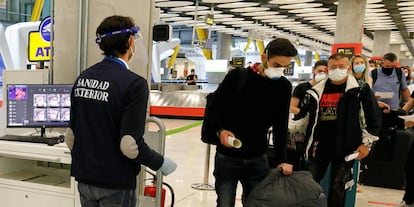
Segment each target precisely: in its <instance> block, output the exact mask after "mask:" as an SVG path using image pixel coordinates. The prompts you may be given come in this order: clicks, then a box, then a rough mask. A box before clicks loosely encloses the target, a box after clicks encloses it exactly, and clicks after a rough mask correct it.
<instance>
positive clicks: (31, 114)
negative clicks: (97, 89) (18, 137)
mask: <svg viewBox="0 0 414 207" xmlns="http://www.w3.org/2000/svg"><path fill="white" fill-rule="evenodd" d="M71 90H72V85H46V84H14V85H7V127H41V128H48V127H66V126H68V124H69V120H70V93H71Z"/></svg>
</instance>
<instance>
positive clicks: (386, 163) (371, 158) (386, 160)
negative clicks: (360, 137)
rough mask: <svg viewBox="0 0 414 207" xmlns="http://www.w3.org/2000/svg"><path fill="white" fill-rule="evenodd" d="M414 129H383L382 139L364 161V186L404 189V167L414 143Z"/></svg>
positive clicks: (381, 132)
mask: <svg viewBox="0 0 414 207" xmlns="http://www.w3.org/2000/svg"><path fill="white" fill-rule="evenodd" d="M413 136H414V131H413V130H412V129H408V130H400V129H397V130H396V129H393V128H389V129H381V131H380V139H379V140H378V141H377V142H376V143H375V145H374V147H373V148H372V150H371V152H370V154H369V155H368V157H367V158H366V159H365V160H364V163H365V164H366V167H365V168H366V169H364V170H363V171H362V173H363V180H362V183H363V184H364V185H369V186H376V187H385V188H394V189H404V188H405V175H404V166H405V162H406V158H407V154H408V150H409V147H410V146H411V143H412V141H413Z"/></svg>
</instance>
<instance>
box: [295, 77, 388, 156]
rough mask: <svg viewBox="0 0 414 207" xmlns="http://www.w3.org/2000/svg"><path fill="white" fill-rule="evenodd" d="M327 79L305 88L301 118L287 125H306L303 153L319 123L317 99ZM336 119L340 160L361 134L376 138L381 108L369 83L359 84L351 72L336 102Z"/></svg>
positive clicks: (357, 144)
mask: <svg viewBox="0 0 414 207" xmlns="http://www.w3.org/2000/svg"><path fill="white" fill-rule="evenodd" d="M327 80H328V79H326V80H323V81H321V82H320V83H318V84H317V85H315V86H314V87H312V89H310V90H308V91H307V95H306V98H305V100H304V102H305V103H304V104H305V105H306V106H305V107H304V108H303V109H301V112H300V115H301V117H303V118H302V119H299V120H297V121H291V122H290V123H289V129H290V130H292V131H298V130H299V129H301V128H302V129H305V128H306V139H305V141H306V142H307V147H306V151H305V152H304V153H305V157H308V154H311V153H310V152H309V150H310V149H311V145H312V144H313V141H314V138H313V133H314V129H315V126H316V125H317V123H318V113H319V101H320V98H321V95H322V94H323V90H324V88H325V84H326V81H327ZM361 106H362V108H361ZM361 109H362V110H361ZM336 122H337V123H336V124H337V130H336V142H335V143H336V146H335V152H336V156H337V157H336V158H337V159H339V160H343V159H344V157H345V156H346V155H348V154H351V153H352V152H354V151H355V150H356V149H357V148H358V146H359V145H361V144H363V142H364V141H363V137H365V138H367V139H370V141H372V140H377V139H378V134H379V130H380V128H381V111H380V109H379V107H378V103H377V101H376V99H375V97H374V94H373V93H372V91H371V89H370V87H369V85H368V84H362V85H361V86H360V85H359V84H358V82H357V81H356V80H355V78H354V77H353V76H352V75H348V78H347V82H346V88H345V93H344V94H343V95H342V97H341V98H340V99H339V102H338V107H337V119H336Z"/></svg>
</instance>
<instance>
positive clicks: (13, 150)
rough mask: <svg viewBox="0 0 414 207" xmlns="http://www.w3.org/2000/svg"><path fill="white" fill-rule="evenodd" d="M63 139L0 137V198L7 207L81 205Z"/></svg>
mask: <svg viewBox="0 0 414 207" xmlns="http://www.w3.org/2000/svg"><path fill="white" fill-rule="evenodd" d="M70 164H71V155H70V151H69V149H68V148H67V147H66V145H65V144H64V143H61V144H57V145H55V146H47V145H46V144H37V143H24V142H14V141H0V200H1V201H2V203H4V204H6V203H7V206H8V207H32V206H42V207H56V206H59V207H80V199H79V194H78V190H77V188H76V187H75V186H76V182H75V179H74V178H73V177H71V176H70Z"/></svg>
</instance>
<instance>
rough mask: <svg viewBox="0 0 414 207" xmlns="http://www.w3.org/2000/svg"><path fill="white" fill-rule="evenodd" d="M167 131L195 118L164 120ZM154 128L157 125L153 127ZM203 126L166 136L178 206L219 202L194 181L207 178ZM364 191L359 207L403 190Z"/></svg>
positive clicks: (389, 202) (389, 199) (392, 201)
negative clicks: (201, 134) (174, 166)
mask: <svg viewBox="0 0 414 207" xmlns="http://www.w3.org/2000/svg"><path fill="white" fill-rule="evenodd" d="M161 120H162V122H163V123H164V125H165V127H166V130H167V131H168V130H171V129H176V128H179V127H182V126H186V125H188V124H191V123H194V122H196V121H194V120H181V119H161ZM150 129H154V126H150ZM200 129H201V126H197V127H194V128H191V129H188V130H185V131H182V132H180V133H176V134H172V135H169V136H167V137H166V146H165V154H166V156H168V157H169V158H172V159H173V160H174V161H175V162H177V164H178V168H177V170H176V171H175V172H174V173H173V174H171V175H169V176H167V177H164V182H166V183H168V184H170V185H171V186H172V187H173V189H174V194H175V204H174V206H175V207H214V206H215V204H216V202H215V200H216V194H215V191H214V190H213V191H208V190H196V189H193V188H192V187H191V185H192V184H197V183H201V184H203V183H204V182H203V180H204V170H205V157H206V151H207V147H206V146H207V145H206V144H204V143H202V142H201V141H200V136H199V135H200ZM214 153H215V147H211V153H210V161H211V162H210V169H209V173H208V176H209V178H208V183H207V184H214V177H213V176H212V170H213V169H212V166H213V161H214V159H213V155H214ZM362 189H363V192H362V193H357V201H356V205H355V206H356V207H369V206H373V207H381V206H383V207H384V206H394V205H396V204H397V203H399V202H400V200H401V198H402V195H403V191H402V190H394V189H385V188H377V187H370V186H362ZM240 196H241V188H240V187H239V188H238V193H237V198H236V207H241V206H242V204H241V201H240ZM166 197H167V198H166V205H165V206H166V207H169V206H170V203H171V202H170V195H169V193H167V196H166Z"/></svg>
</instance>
